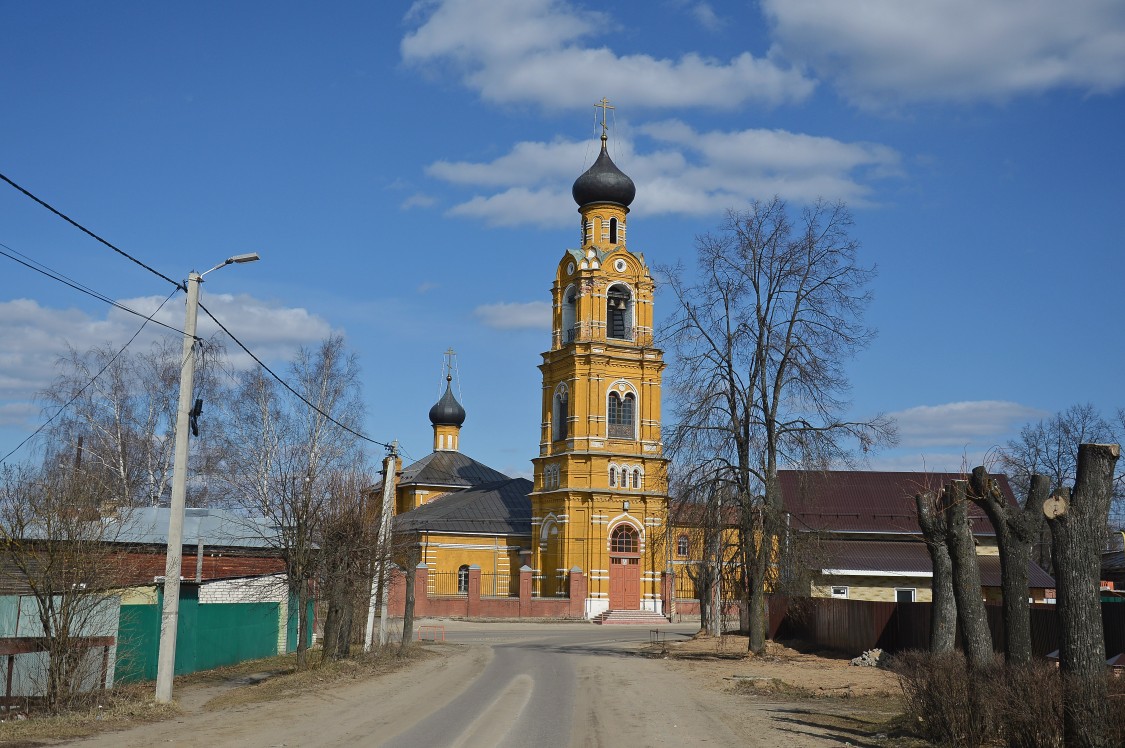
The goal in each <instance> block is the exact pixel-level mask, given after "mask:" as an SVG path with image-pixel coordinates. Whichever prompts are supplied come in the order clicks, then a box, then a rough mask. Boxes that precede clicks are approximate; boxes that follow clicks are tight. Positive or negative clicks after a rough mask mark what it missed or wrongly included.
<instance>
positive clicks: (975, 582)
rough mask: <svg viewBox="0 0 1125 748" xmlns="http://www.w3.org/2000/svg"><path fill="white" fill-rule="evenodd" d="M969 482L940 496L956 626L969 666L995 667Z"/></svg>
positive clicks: (960, 482)
mask: <svg viewBox="0 0 1125 748" xmlns="http://www.w3.org/2000/svg"><path fill="white" fill-rule="evenodd" d="M968 493H969V482H968V481H964V480H955V481H951V482H950V483H949V484H947V485H946V487H945V489H944V490H943V491H942V492H941V497H940V501H941V508H942V511H943V512H944V514H945V527H946V536H945V537H946V547H948V548H949V559H950V561H951V562H952V565H953V597H954V599H955V600H956V601H957V622H958V623H959V624H960V626H961V640H962V643H963V645H964V648H965V656H966V658H967V659H968V661H969V666H970V667H974V668H983V667H988V666H989V665H991V664H992V661H993V654H992V632H991V631H990V630H989V628H988V613H987V612H986V611H985V608H984V598H982V597H981V585H980V566H979V565H978V564H977V546H976V542H975V541H974V540H973V527H972V524H971V520H970V519H969V496H968Z"/></svg>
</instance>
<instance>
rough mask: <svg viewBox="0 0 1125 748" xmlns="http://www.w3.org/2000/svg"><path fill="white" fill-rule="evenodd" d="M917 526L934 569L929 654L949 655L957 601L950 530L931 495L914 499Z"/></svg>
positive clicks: (951, 647)
mask: <svg viewBox="0 0 1125 748" xmlns="http://www.w3.org/2000/svg"><path fill="white" fill-rule="evenodd" d="M914 503H915V505H916V506H917V508H918V525H919V526H920V527H921V528H922V539H923V541H924V542H925V543H926V548H927V549H928V550H929V552H930V563H931V566H932V568H933V578H932V585H931V590H932V596H933V600H932V603H931V606H930V651H931V652H933V653H934V654H940V653H943V652H952V651H953V648H954V647H955V646H956V644H957V601H956V598H955V597H954V594H953V561H952V560H951V559H950V557H949V528H948V526H947V523H946V516H945V511H944V509H943V507H942V505H941V503H940V501H938V498H937V497H936V496H935V495H934V494H932V493H928V492H927V493H920V494H917V495H915V497H914Z"/></svg>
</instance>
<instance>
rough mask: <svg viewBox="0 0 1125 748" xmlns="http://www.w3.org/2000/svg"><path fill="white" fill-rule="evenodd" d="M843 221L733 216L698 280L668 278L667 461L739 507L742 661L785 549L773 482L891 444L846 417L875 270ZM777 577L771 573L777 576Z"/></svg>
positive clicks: (759, 643)
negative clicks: (851, 364)
mask: <svg viewBox="0 0 1125 748" xmlns="http://www.w3.org/2000/svg"><path fill="white" fill-rule="evenodd" d="M851 229H852V217H851V214H850V213H849V212H848V210H847V208H846V206H844V205H843V204H842V203H827V202H824V201H817V202H816V203H815V204H813V205H810V206H809V207H807V208H805V209H804V210H803V211H802V212H801V213H800V216H799V217H798V219H797V220H796V221H795V222H794V221H792V220H791V219H790V215H789V210H788V208H787V206H786V204H785V203H784V202H783V201H782V200H780V199H779V198H776V197H775V198H774V199H773V200H770V201H769V202H757V201H755V202H754V203H752V204H751V206H750V207H749V208H748V209H747V210H745V211H739V212H736V211H732V212H730V213H728V215H727V218H726V221H725V222H724V223H723V224H722V226H721V228H720V231H719V233H717V234H706V235H703V236H701V237H699V238H698V239H697V241H696V249H697V272H696V278H695V280H694V281H689V280H687V279H686V278H685V276H684V272H683V270H682V268H679V267H677V268H671V269H668V268H665V269H664V271H663V272H664V274H665V275H666V276H667V282H668V285H669V287H670V289H671V291H672V293H673V295H674V296H675V298H676V301H677V305H678V309H677V310H676V312H675V314H674V316H673V319H672V320H671V322H670V324H669V326H668V333H667V334H668V337H669V338H670V340H671V347H672V349H673V353H674V356H675V358H676V360H677V366H676V367H675V369H674V372H673V376H672V377H671V379H670V385H671V389H672V393H673V395H674V397H675V403H674V413H675V419H676V424H675V427H674V429H673V438H672V440H671V445H670V446H671V448H672V452H673V454H674V455H677V454H685V455H690V456H691V458H692V459H693V460H698V461H699V462H698V463H697V464H696V466H695V468H696V474H697V475H698V476H699V478H700V479H701V480H720V481H722V482H724V483H726V484H727V485H728V486H729V488H730V491H731V493H732V494H733V496H734V497H735V499H736V505H737V511H738V514H739V530H740V537H741V544H742V554H741V560H740V562H741V567H742V571H743V575H744V579H743V587H744V589H746V590H747V591H748V606H749V614H750V615H749V617H750V620H749V624H750V641H749V648H750V650H751V651H753V652H756V653H760V652H762V651H764V649H765V640H766V633H767V625H768V619H767V609H766V600H767V598H766V595H767V592H769V590H770V589H771V584H774V583H776V580H777V579H778V576H779V573H781V572H783V571H784V570H783V569H781V568H780V567H782V566H783V565H784V560H783V559H781V558H780V557H779V554H780V553H781V552H782V551H783V550H784V549H786V548H789V547H791V546H790V544H789V543H788V542H787V534H788V526H787V523H786V522H785V519H784V516H783V514H784V512H783V507H782V499H781V492H780V487H779V484H778V480H777V471H778V469H779V468H780V467H782V466H783V465H797V466H805V467H809V466H827V465H829V464H831V463H832V462H834V461H841V460H845V461H846V459H847V456H848V447H849V446H850V445H852V444H854V445H857V446H858V447H859V449H860V450H862V451H864V452H866V451H868V450H870V449H872V448H873V447H875V446H876V445H878V444H880V443H882V442H887V441H893V438H894V427H893V424H892V423H891V422H889V421H888V420H887V419H886V418H884V417H882V416H876V417H874V418H872V419H870V420H850V419H848V418H847V417H845V414H846V413H847V411H848V408H849V403H848V401H847V399H846V394H847V391H848V388H849V384H848V379H847V376H846V373H845V370H844V365H845V363H846V362H847V361H848V360H849V359H850V358H852V357H853V356H854V355H855V354H856V353H857V352H858V351H860V350H862V349H863V348H864V347H866V346H867V345H868V343H870V341H871V340H872V338H873V336H874V331H873V330H872V329H871V328H869V327H867V326H866V325H865V324H864V322H863V315H864V312H865V310H866V308H867V306H868V304H869V302H870V300H871V294H870V291H869V290H868V286H869V284H870V282H871V281H872V279H873V278H874V276H875V271H874V269H873V268H868V267H864V266H862V265H860V264H858V261H857V252H858V242H857V241H856V240H855V239H853V238H852V236H851V234H850V232H851ZM775 565H776V566H775Z"/></svg>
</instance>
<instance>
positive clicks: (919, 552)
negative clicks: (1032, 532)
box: [817, 539, 1055, 588]
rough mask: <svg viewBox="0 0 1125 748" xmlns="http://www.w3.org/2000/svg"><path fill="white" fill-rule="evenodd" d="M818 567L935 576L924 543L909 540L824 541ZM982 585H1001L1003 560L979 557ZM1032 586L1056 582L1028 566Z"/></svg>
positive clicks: (859, 572) (825, 570)
mask: <svg viewBox="0 0 1125 748" xmlns="http://www.w3.org/2000/svg"><path fill="white" fill-rule="evenodd" d="M818 550H819V551H820V554H819V555H820V560H819V563H818V564H817V565H818V566H819V567H820V569H821V571H822V572H823V573H825V574H829V575H832V576H848V575H861V576H866V575H870V576H907V577H909V576H925V577H930V576H933V566H932V564H931V563H930V552H929V550H928V549H927V548H926V544H925V543H923V542H922V541H920V540H918V541H910V540H836V539H833V540H825V541H822V542H821V544H820V546H819V549H818ZM977 564H978V566H979V567H980V583H981V584H982V585H983V586H985V587H999V586H1000V557H999V556H977ZM1028 584H1029V586H1031V587H1035V588H1038V587H1044V588H1049V587H1054V586H1055V580H1054V579H1053V578H1052V577H1051V575H1050V574H1048V573H1047V572H1045V571H1043V569H1041V568H1040V567H1039V566H1038V564H1036V563H1035V562H1031V563H1030V565H1029V566H1028Z"/></svg>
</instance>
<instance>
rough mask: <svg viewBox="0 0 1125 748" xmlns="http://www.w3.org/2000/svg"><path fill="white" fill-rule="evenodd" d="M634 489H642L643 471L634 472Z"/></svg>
mask: <svg viewBox="0 0 1125 748" xmlns="http://www.w3.org/2000/svg"><path fill="white" fill-rule="evenodd" d="M632 487H633V488H640V487H641V471H640V470H634V471H633V486H632Z"/></svg>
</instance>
